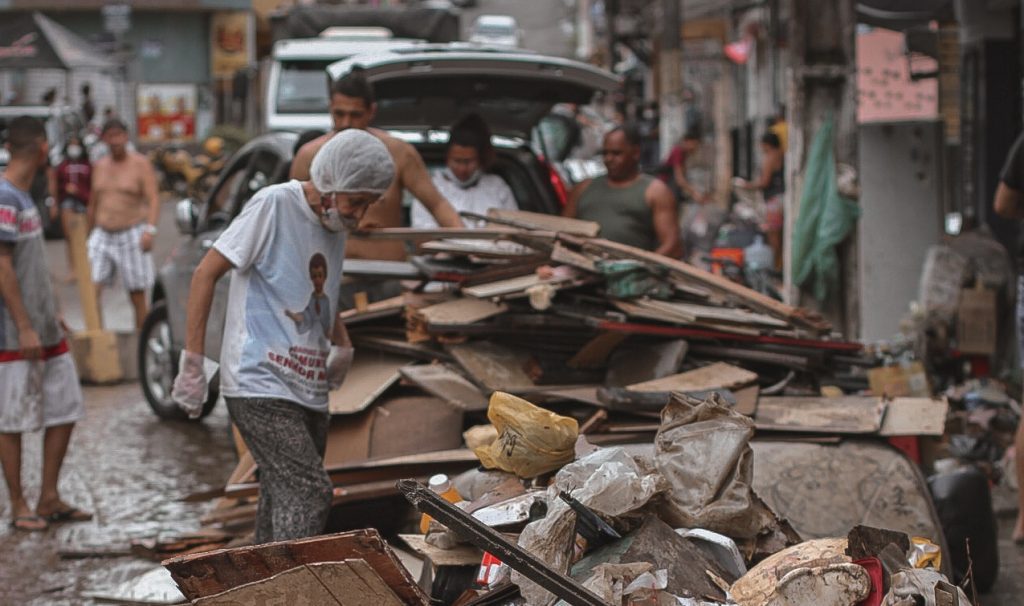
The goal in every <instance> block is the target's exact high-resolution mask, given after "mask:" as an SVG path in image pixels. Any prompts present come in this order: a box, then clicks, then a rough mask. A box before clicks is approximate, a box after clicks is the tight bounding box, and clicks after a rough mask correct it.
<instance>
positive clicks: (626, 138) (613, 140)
mask: <svg viewBox="0 0 1024 606" xmlns="http://www.w3.org/2000/svg"><path fill="white" fill-rule="evenodd" d="M640 141H641V139H640V134H639V132H638V131H637V130H636V129H634V128H632V127H629V126H619V127H616V128H614V129H612V130H611V131H609V132H608V134H606V135H605V136H604V146H603V148H602V150H601V155H602V157H603V159H604V166H605V169H607V171H608V179H609V180H611V181H629V180H631V179H633V178H634V177H636V175H637V173H638V172H639V170H640Z"/></svg>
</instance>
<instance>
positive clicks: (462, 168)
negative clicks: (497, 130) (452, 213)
mask: <svg viewBox="0 0 1024 606" xmlns="http://www.w3.org/2000/svg"><path fill="white" fill-rule="evenodd" d="M493 160H494V148H493V147H492V146H491V133H490V129H488V128H487V124H486V123H485V122H484V121H483V118H481V117H480V116H479V115H478V114H469V115H467V116H466V117H464V118H463V119H461V120H459V122H458V123H456V124H455V125H454V126H452V129H451V134H450V136H449V139H448V151H447V152H446V154H445V167H444V168H443V169H442V170H439V171H437V172H436V173H434V176H433V182H434V187H436V188H437V191H439V192H440V193H441V195H442V196H444V197H445V199H447V200H448V202H450V203H451V205H452V207H454V208H455V210H456V211H457V212H463V211H468V212H472V213H475V214H478V215H486V214H487V211H488V210H489V209H492V208H501V209H507V210H518V208H519V206H518V205H517V204H516V199H515V196H514V195H513V194H512V190H511V189H509V187H508V184H506V183H505V180H504V179H502V178H501V177H499V176H498V175H495V174H491V173H488V172H486V171H487V169H488V168H490V167H491V164H492V163H493ZM463 222H464V223H465V224H466V226H467V227H474V226H479V224H480V223H482V221H476V220H472V219H463ZM410 223H411V224H412V226H413V227H417V228H421V229H431V228H435V227H437V221H436V220H435V219H434V216H433V215H432V214H430V212H429V211H428V210H427V209H426V207H425V206H423V204H421V203H420V202H419V201H415V202H413V204H412V210H411V216H410Z"/></svg>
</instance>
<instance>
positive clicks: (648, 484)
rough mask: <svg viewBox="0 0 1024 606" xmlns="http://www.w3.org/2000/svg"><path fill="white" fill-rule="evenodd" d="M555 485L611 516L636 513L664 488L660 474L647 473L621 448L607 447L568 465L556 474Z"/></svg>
mask: <svg viewBox="0 0 1024 606" xmlns="http://www.w3.org/2000/svg"><path fill="white" fill-rule="evenodd" d="M555 486H557V487H558V488H559V489H561V490H564V491H566V492H568V493H569V494H571V495H572V497H573V498H574V499H576V500H577V501H579V502H580V503H583V504H584V505H586V506H587V507H589V508H590V509H593V510H594V511H596V512H597V513H600V514H603V515H606V516H609V517H618V516H622V515H625V514H628V513H631V512H634V511H636V510H638V509H640V508H641V507H643V506H644V505H646V504H647V502H648V501H650V500H651V498H652V497H654V495H656V494H658V493H659V492H660V491H661V485H660V482H659V478H658V476H657V474H655V473H649V472H645V471H644V470H643V469H642V468H641V467H640V465H639V464H638V463H637V461H636V459H634V458H633V457H632V456H630V455H629V454H627V453H626V451H625V450H623V449H621V448H604V449H601V450H598V451H595V452H593V453H592V454H590V455H587V456H586V457H583V458H582V459H580V460H579V461H576V462H575V463H570V464H569V465H566V466H565V467H563V468H562V469H561V471H559V472H558V473H557V474H556V475H555Z"/></svg>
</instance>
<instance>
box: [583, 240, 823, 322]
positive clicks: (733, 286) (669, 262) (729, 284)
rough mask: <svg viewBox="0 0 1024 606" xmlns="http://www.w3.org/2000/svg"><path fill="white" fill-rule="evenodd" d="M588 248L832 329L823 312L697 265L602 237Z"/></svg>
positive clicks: (785, 316)
mask: <svg viewBox="0 0 1024 606" xmlns="http://www.w3.org/2000/svg"><path fill="white" fill-rule="evenodd" d="M585 248H592V249H596V250H599V251H602V252H605V253H609V254H612V255H616V256H618V257H620V258H629V259H637V260H639V261H645V262H647V263H651V264H654V265H660V266H662V267H664V268H666V269H668V270H669V271H670V272H672V273H673V274H675V275H677V276H680V277H681V278H684V279H686V280H687V282H688V283H694V284H696V285H697V286H701V287H704V288H708V289H710V290H712V291H715V292H718V293H721V294H722V295H724V296H726V297H727V298H729V299H731V300H733V301H735V302H737V303H743V304H744V305H746V306H747V307H750V308H751V309H755V310H757V311H760V312H763V313H766V314H769V315H771V316H774V317H776V318H780V319H783V320H787V321H789V322H792V323H794V324H796V325H798V326H800V327H801V328H806V329H808V330H812V331H814V332H816V333H818V334H825V333H828V332H829V331H830V330H832V325H831V324H829V323H828V322H827V321H826V320H825V319H824V318H822V317H821V315H820V314H817V313H815V312H813V311H811V310H808V309H803V308H798V307H792V306H790V305H786V304H785V303H783V302H781V301H776V300H775V299H773V298H771V297H769V296H767V295H763V294H761V293H759V292H757V291H756V290H753V289H751V288H747V287H746V286H743V285H741V284H737V283H736V282H733V281H732V280H729V279H728V278H725V277H723V276H718V275H715V274H713V273H711V272H709V271H704V270H702V269H699V268H697V267H694V266H693V265H690V264H689V263H686V262H685V261H680V260H678V259H672V258H669V257H666V256H664V255H659V254H657V253H654V252H650V251H646V250H643V249H640V248H636V247H633V246H628V245H626V244H620V243H618V242H612V241H610V240H603V239H598V238H594V239H592V240H588V241H587V242H586V244H585Z"/></svg>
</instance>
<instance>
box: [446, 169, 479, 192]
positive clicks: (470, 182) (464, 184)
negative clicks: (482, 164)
mask: <svg viewBox="0 0 1024 606" xmlns="http://www.w3.org/2000/svg"><path fill="white" fill-rule="evenodd" d="M482 176H484V173H483V171H481V170H480V169H476V170H475V171H473V174H471V175H469V178H468V179H466V180H465V181H463V180H461V179H459V178H458V177H456V176H455V173H453V172H452V169H450V168H448V167H445V169H444V177H445V178H446V179H448V180H449V181H452V182H453V183H455V185H457V186H458V187H459V189H469V188H471V187H474V186H476V184H477V183H479V182H480V177H482Z"/></svg>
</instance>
